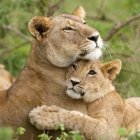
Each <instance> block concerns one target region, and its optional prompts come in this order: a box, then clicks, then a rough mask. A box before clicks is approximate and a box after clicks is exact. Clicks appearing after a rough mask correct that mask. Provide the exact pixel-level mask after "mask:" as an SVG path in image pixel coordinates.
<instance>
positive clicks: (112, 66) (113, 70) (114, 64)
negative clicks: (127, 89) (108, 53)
mask: <svg viewBox="0 0 140 140" xmlns="http://www.w3.org/2000/svg"><path fill="white" fill-rule="evenodd" d="M121 67H122V63H121V60H119V59H116V60H113V61H110V62H108V63H105V64H103V65H102V71H103V73H104V75H106V76H107V77H108V78H109V79H110V80H111V81H112V80H114V79H115V78H116V76H117V75H118V74H119V73H120V70H121Z"/></svg>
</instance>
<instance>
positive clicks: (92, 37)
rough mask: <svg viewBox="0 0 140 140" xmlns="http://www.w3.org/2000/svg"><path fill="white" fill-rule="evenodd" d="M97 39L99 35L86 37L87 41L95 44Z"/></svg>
mask: <svg viewBox="0 0 140 140" xmlns="http://www.w3.org/2000/svg"><path fill="white" fill-rule="evenodd" d="M98 38H99V35H93V36H90V37H88V39H89V40H91V41H94V42H95V43H96V42H97V40H98Z"/></svg>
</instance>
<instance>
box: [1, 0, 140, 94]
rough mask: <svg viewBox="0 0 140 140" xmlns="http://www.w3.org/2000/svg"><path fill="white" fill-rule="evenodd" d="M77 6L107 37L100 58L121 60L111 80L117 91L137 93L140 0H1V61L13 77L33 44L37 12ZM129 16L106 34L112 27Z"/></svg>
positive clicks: (139, 84)
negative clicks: (31, 29)
mask: <svg viewBox="0 0 140 140" xmlns="http://www.w3.org/2000/svg"><path fill="white" fill-rule="evenodd" d="M79 5H82V6H84V8H85V10H86V12H87V18H86V22H87V24H88V25H90V26H92V27H94V28H96V29H97V30H98V31H99V32H100V34H101V36H102V37H103V39H104V40H106V41H105V48H104V49H103V51H104V56H103V57H102V61H107V60H111V59H114V58H119V59H121V60H122V62H123V69H122V71H121V74H120V75H119V76H118V78H117V79H116V80H115V82H114V84H115V85H116V87H117V90H118V91H119V92H120V93H121V94H122V96H123V97H128V96H136V95H137V96H140V0H0V63H3V64H5V65H6V68H7V69H8V70H9V71H10V72H11V73H12V74H13V75H14V76H15V77H16V76H17V75H18V73H19V72H20V69H21V68H22V67H23V66H24V65H25V63H26V61H27V58H28V54H29V51H30V47H31V45H32V43H33V39H32V37H31V35H30V33H29V32H28V28H27V24H28V21H29V20H30V19H31V18H32V17H33V16H36V15H45V16H53V15H57V14H60V13H71V12H72V11H73V9H74V8H75V7H77V6H79ZM136 17H137V18H136ZM131 18H132V22H131V23H129V24H127V25H125V26H124V27H123V28H121V29H120V30H118V32H116V33H114V34H113V35H111V36H110V37H109V35H110V33H109V32H110V30H112V28H113V27H118V26H120V25H122V24H123V23H125V22H126V21H127V20H128V21H129V19H131ZM113 31H114V30H113Z"/></svg>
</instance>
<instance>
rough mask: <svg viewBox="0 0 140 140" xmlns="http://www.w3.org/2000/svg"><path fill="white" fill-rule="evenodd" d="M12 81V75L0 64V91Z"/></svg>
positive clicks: (6, 87)
mask: <svg viewBox="0 0 140 140" xmlns="http://www.w3.org/2000/svg"><path fill="white" fill-rule="evenodd" d="M13 81H14V78H13V76H12V75H11V74H10V73H9V72H8V71H7V70H6V69H5V67H4V65H2V64H0V91H2V90H6V89H8V88H9V87H10V86H11V85H12V83H13Z"/></svg>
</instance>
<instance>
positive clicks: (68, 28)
mask: <svg viewBox="0 0 140 140" xmlns="http://www.w3.org/2000/svg"><path fill="white" fill-rule="evenodd" d="M63 30H64V31H75V29H74V28H72V27H65V28H63Z"/></svg>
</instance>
